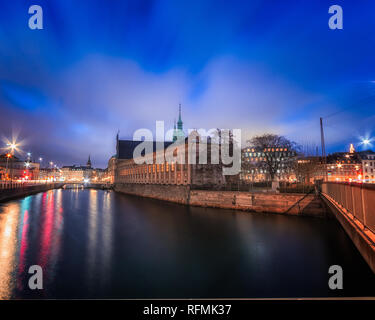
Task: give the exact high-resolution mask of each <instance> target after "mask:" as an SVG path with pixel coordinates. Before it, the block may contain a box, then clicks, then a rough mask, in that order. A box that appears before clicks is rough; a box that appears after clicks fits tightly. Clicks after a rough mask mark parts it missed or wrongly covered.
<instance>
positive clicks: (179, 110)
mask: <svg viewBox="0 0 375 320" xmlns="http://www.w3.org/2000/svg"><path fill="white" fill-rule="evenodd" d="M182 126H183V122H182V119H181V103H180V104H179V106H178V122H177V129H178V130H182Z"/></svg>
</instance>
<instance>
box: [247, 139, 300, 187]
mask: <svg viewBox="0 0 375 320" xmlns="http://www.w3.org/2000/svg"><path fill="white" fill-rule="evenodd" d="M247 142H248V143H250V147H251V148H254V149H256V151H257V152H258V153H260V154H261V156H260V160H259V161H257V162H256V163H255V166H256V167H258V168H260V169H263V170H265V171H266V172H267V173H268V174H269V176H270V178H271V180H272V181H273V180H274V179H275V176H280V174H281V173H282V171H290V170H292V169H293V166H294V160H295V157H296V156H297V152H298V149H299V147H298V145H297V144H296V143H295V142H293V141H290V140H288V139H287V138H285V137H283V136H279V135H275V134H269V133H266V134H263V135H260V136H255V137H253V138H252V139H250V140H248V141H247ZM258 158H259V157H258Z"/></svg>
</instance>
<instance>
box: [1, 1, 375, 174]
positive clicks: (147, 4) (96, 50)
mask: <svg viewBox="0 0 375 320" xmlns="http://www.w3.org/2000/svg"><path fill="white" fill-rule="evenodd" d="M32 4H39V5H40V6H41V7H42V8H43V27H44V29H43V30H31V29H29V28H28V19H29V17H30V15H29V14H28V8H29V6H30V5H32ZM332 4H339V5H341V6H342V8H343V12H344V29H343V30H330V29H329V28H328V19H329V17H330V15H329V14H328V8H329V6H330V5H332ZM374 16H375V3H374V2H373V1H360V2H359V1H356V2H354V1H334V3H333V2H332V3H331V1H315V0H306V1H271V0H267V1H260V0H254V1H251V0H248V1H227V0H213V1H206V0H199V1H198V0H197V1H195V0H190V1H182V0H181V1H176V0H171V1H163V0H161V1H152V0H133V1H125V0H122V1H120V0H117V1H105V0H101V1H99V0H96V1H94V0H80V1H78V0H74V1H73V0H71V1H69V0H53V1H51V0H48V1H46V0H37V1H21V0H19V1H2V2H1V10H0V135H1V136H2V137H3V140H4V139H5V138H11V137H12V135H13V136H18V140H22V141H23V143H22V150H23V151H24V152H31V153H32V154H33V156H34V157H35V158H39V157H40V156H41V157H43V159H44V160H45V161H46V162H47V161H54V162H56V163H58V164H59V165H68V164H84V163H85V162H86V161H87V157H88V155H89V154H91V158H92V161H93V164H94V165H95V166H98V167H105V166H106V163H107V160H108V159H109V157H110V156H111V155H112V154H114V152H115V135H116V133H117V130H120V137H122V138H131V137H132V135H133V133H134V131H135V130H136V129H139V128H149V129H151V130H154V128H155V121H156V120H164V121H165V124H166V129H168V128H171V127H172V126H173V121H174V119H175V118H176V117H177V116H178V114H177V113H178V104H179V103H181V104H182V111H183V120H184V127H185V128H205V129H210V128H241V129H242V130H243V131H242V136H243V141H246V139H247V138H249V137H250V136H252V135H254V134H260V133H264V132H272V133H277V134H282V135H285V136H287V137H288V138H290V139H293V140H295V141H297V142H299V143H301V144H303V145H305V146H309V148H310V147H311V148H313V149H314V148H315V146H317V145H319V144H320V136H319V134H320V132H319V117H323V118H324V123H325V130H326V140H327V142H326V143H327V147H328V151H331V152H332V151H335V150H345V149H347V148H348V145H349V143H351V142H352V143H354V144H355V145H356V146H357V147H358V148H362V147H363V146H361V145H360V144H359V143H360V141H361V137H362V138H363V137H371V136H373V135H375V125H374V123H375V107H374V106H375V98H374V97H375V70H374V60H375V55H374V48H375V37H374V34H375V18H374ZM0 143H2V144H3V146H4V142H3V141H1V142H0ZM0 147H1V146H0Z"/></svg>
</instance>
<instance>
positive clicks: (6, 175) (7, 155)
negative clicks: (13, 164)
mask: <svg viewBox="0 0 375 320" xmlns="http://www.w3.org/2000/svg"><path fill="white" fill-rule="evenodd" d="M11 157H12V155H11V154H10V153H7V154H6V158H7V163H6V167H5V179H6V180H8V161H9V158H11Z"/></svg>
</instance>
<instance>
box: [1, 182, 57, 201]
mask: <svg viewBox="0 0 375 320" xmlns="http://www.w3.org/2000/svg"><path fill="white" fill-rule="evenodd" d="M62 185H63V184H62V183H49V184H41V185H32V186H23V187H17V188H13V189H2V190H0V202H4V201H8V200H12V199H17V198H21V197H25V196H28V195H31V194H35V193H39V192H43V191H47V190H50V189H58V188H61V187H62Z"/></svg>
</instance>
